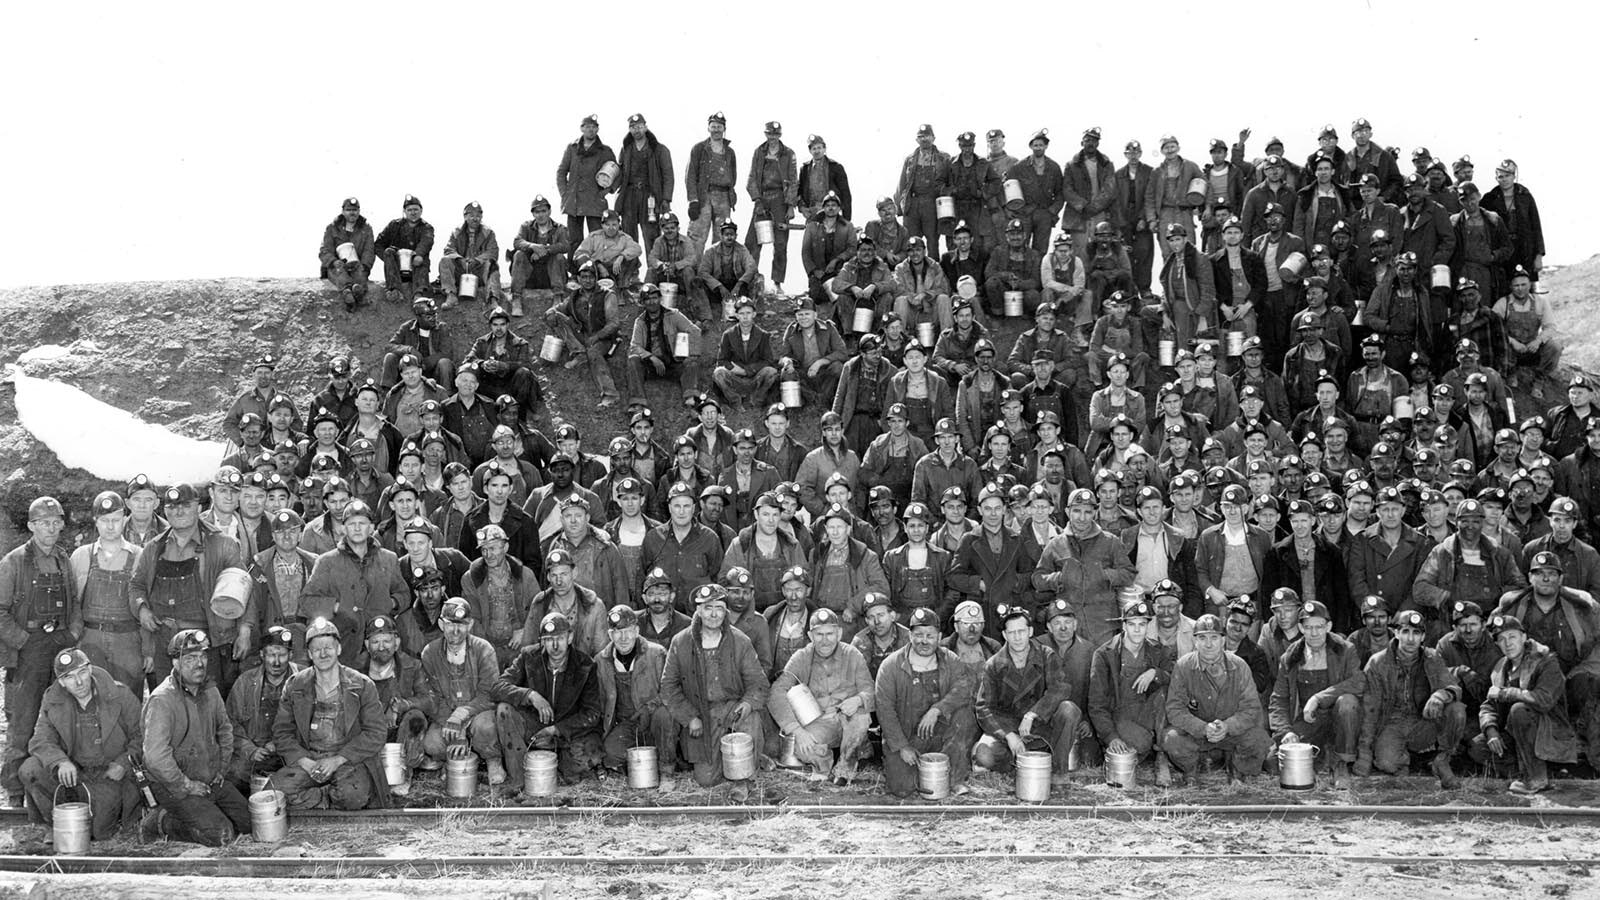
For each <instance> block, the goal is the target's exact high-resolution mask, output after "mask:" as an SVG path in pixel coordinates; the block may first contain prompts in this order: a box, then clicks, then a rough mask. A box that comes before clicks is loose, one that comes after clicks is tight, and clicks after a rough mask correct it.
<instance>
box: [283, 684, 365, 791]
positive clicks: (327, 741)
mask: <svg viewBox="0 0 1600 900" xmlns="http://www.w3.org/2000/svg"><path fill="white" fill-rule="evenodd" d="M338 675H339V684H338V688H337V690H336V691H335V692H334V694H333V695H332V696H331V697H323V696H322V695H321V692H320V691H319V689H318V685H317V671H316V669H314V668H305V669H302V670H300V671H299V672H296V673H295V674H293V675H291V676H289V681H288V683H287V684H285V685H284V688H283V699H282V700H281V701H280V703H279V705H278V716H277V718H276V720H274V722H273V725H272V737H273V741H274V742H275V743H276V744H277V745H278V752H279V753H280V754H281V755H282V756H283V763H284V767H283V768H282V769H280V770H278V772H277V773H276V774H274V775H273V776H272V779H271V780H270V781H269V782H268V783H269V784H270V785H271V786H272V787H274V788H276V789H278V790H281V791H283V792H284V793H285V794H287V795H288V801H289V805H290V806H291V807H292V808H295V809H321V808H326V807H332V808H334V809H366V808H367V807H368V806H377V807H385V806H388V805H389V802H388V798H389V792H388V791H387V790H383V789H381V786H384V785H386V784H387V781H386V780H385V778H384V774H383V768H382V760H381V758H380V757H379V753H378V751H380V750H382V749H383V744H384V741H385V740H387V738H388V735H389V728H388V725H387V721H386V719H385V716H384V709H383V703H382V701H381V700H379V698H378V688H377V686H376V685H374V684H373V683H372V679H370V678H368V677H367V676H365V675H363V674H361V673H360V672H357V671H356V670H355V669H352V668H349V667H348V666H342V665H341V666H339V668H338ZM330 731H331V732H332V733H331V734H330V733H328V732H330ZM331 756H341V757H343V758H344V764H343V765H342V766H340V767H339V769H338V770H337V771H336V772H334V774H333V776H332V777H331V778H330V779H329V780H328V781H326V782H322V783H317V782H316V781H315V780H314V779H313V778H312V776H311V774H310V773H309V772H307V771H306V770H305V769H303V768H301V766H300V760H302V759H305V758H308V757H309V758H311V759H316V760H321V759H327V758H328V757H331Z"/></svg>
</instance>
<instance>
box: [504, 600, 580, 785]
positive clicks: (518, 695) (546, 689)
mask: <svg viewBox="0 0 1600 900" xmlns="http://www.w3.org/2000/svg"><path fill="white" fill-rule="evenodd" d="M489 694H490V696H492V697H494V700H495V725H496V726H497V727H498V728H499V729H500V748H501V750H502V752H503V753H504V755H505V765H506V773H507V774H508V775H509V776H510V778H511V781H512V784H516V783H518V782H520V781H521V780H522V757H523V754H524V753H527V752H528V751H529V750H554V751H555V752H556V771H557V773H558V774H559V775H560V777H561V783H562V784H571V783H572V782H575V781H578V780H579V779H581V778H583V777H584V776H585V775H588V774H589V772H590V771H592V770H593V769H594V767H595V766H596V765H598V764H599V763H600V755H601V753H600V737H601V734H600V681H599V679H598V678H597V677H596V676H595V665H594V660H593V659H590V658H589V656H588V655H586V654H585V653H584V652H583V651H581V650H577V649H574V648H573V646H572V620H571V619H568V618H567V617H566V615H565V614H563V613H559V612H550V613H545V615H544V618H543V619H541V620H540V621H539V640H538V642H537V643H530V644H527V645H525V646H523V648H522V649H521V650H520V651H518V652H517V657H516V659H513V660H512V661H511V665H509V666H507V667H506V670H505V671H504V672H501V673H500V678H499V680H497V681H496V682H495V683H494V687H492V688H490V689H489ZM530 732H532V734H531V736H530V734H529V733H530Z"/></svg>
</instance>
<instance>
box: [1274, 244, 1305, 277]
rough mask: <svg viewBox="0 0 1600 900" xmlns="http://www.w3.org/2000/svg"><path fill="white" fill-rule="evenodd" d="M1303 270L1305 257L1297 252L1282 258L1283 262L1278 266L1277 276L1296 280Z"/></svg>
mask: <svg viewBox="0 0 1600 900" xmlns="http://www.w3.org/2000/svg"><path fill="white" fill-rule="evenodd" d="M1305 270H1306V255H1305V254H1304V253H1301V252H1300V251H1298V250H1296V251H1295V252H1293V253H1291V254H1289V255H1288V256H1286V257H1284V260H1283V262H1282V263H1280V264H1279V265H1278V274H1279V275H1282V276H1283V277H1285V278H1298V277H1300V273H1301V272H1304V271H1305Z"/></svg>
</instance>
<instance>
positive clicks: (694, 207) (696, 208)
mask: <svg viewBox="0 0 1600 900" xmlns="http://www.w3.org/2000/svg"><path fill="white" fill-rule="evenodd" d="M699 218H700V201H699V200H690V201H689V221H691V222H693V221H695V220H697V219H699Z"/></svg>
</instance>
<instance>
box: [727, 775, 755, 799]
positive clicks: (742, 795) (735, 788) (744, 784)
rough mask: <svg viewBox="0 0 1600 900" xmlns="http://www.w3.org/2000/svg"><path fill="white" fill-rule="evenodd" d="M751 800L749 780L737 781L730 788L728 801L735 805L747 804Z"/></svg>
mask: <svg viewBox="0 0 1600 900" xmlns="http://www.w3.org/2000/svg"><path fill="white" fill-rule="evenodd" d="M749 799H750V782H749V781H748V780H740V781H735V782H733V783H732V784H730V785H729V786H728V800H729V801H731V802H733V803H745V802H748V801H749Z"/></svg>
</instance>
